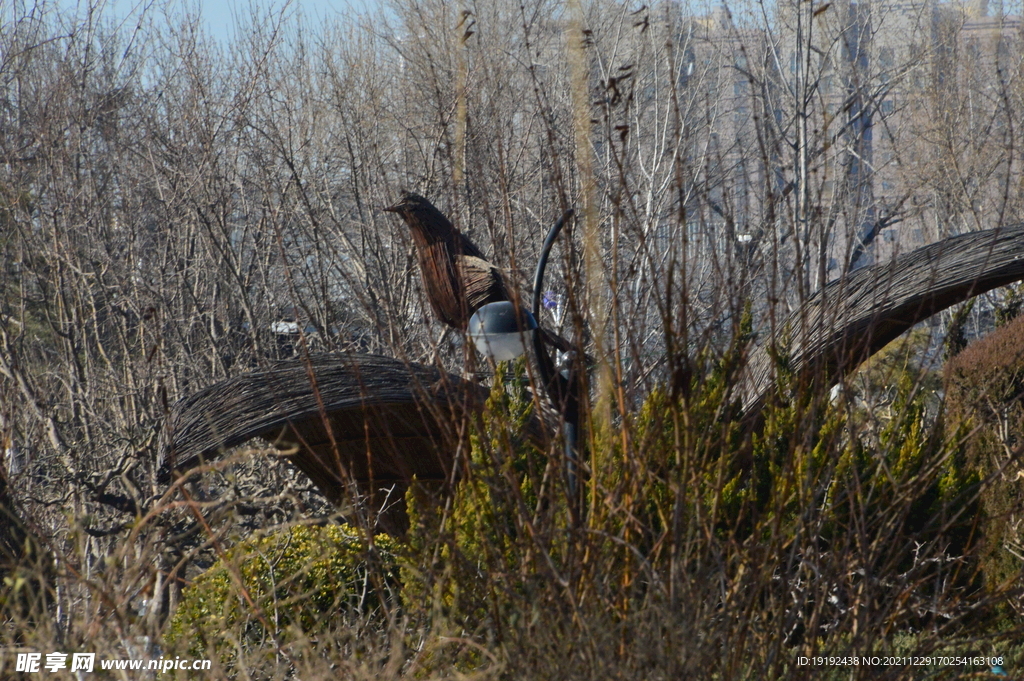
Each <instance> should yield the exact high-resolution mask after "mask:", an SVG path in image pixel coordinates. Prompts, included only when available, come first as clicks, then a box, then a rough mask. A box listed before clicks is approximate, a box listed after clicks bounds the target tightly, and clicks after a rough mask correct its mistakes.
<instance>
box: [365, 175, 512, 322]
mask: <svg viewBox="0 0 1024 681" xmlns="http://www.w3.org/2000/svg"><path fill="white" fill-rule="evenodd" d="M384 210H386V211H390V212H392V213H398V214H399V215H401V216H402V219H403V220H405V224H407V225H408V226H409V229H410V231H412V239H413V242H414V243H415V244H416V257H417V259H418V260H419V264H420V273H421V275H422V277H423V287H424V289H425V290H426V294H427V300H429V301H430V306H431V307H432V308H433V310H434V313H435V314H437V316H438V318H439V319H440V320H441V321H442V322H444V323H445V324H447V325H448V326H450V327H452V328H454V329H458V330H459V331H465V329H466V326H467V325H468V324H469V318H470V317H471V316H473V313H474V312H476V311H477V310H478V309H480V308H481V307H482V306H484V305H486V304H487V303H496V302H499V301H502V300H511V298H510V294H509V289H508V286H507V285H506V283H505V276H504V275H503V274H502V272H501V270H499V269H498V268H497V267H495V266H494V265H493V264H491V263H490V262H488V261H487V260H486V259H485V258H484V254H483V253H481V252H480V249H479V248H477V247H476V246H475V245H474V244H473V242H472V241H470V240H469V239H467V238H466V237H465V236H464V235H463V234H462V233H461V232H459V230H457V229H455V227H454V226H453V225H452V223H451V222H450V221H449V220H448V218H446V217H445V216H444V214H443V213H441V211H439V210H438V209H437V208H435V207H434V205H433V204H432V203H430V201H428V200H426V199H425V198H423V197H422V196H420V195H418V194H409V193H407V194H405V195H404V196H403V197H402V200H401V201H399V202H398V203H396V204H395V205H393V206H391V207H390V208H385V209H384Z"/></svg>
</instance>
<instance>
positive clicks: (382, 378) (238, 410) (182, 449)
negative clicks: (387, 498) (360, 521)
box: [159, 354, 488, 503]
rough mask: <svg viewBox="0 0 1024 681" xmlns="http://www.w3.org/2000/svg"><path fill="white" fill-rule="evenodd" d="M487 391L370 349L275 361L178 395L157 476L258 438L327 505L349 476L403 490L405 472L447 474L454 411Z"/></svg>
mask: <svg viewBox="0 0 1024 681" xmlns="http://www.w3.org/2000/svg"><path fill="white" fill-rule="evenodd" d="M487 394H488V389H487V388H486V387H484V386H481V385H478V384H475V383H471V382H469V381H466V380H464V379H461V378H459V377H458V376H454V375H452V374H448V373H445V372H442V371H439V370H438V369H435V368H432V367H426V366H423V365H418V364H409V363H406V362H402V361H399V360H396V359H391V358H388V357H380V356H376V355H363V354H347V355H321V356H314V357H310V358H309V359H307V360H300V359H295V360H286V361H282V362H278V363H276V364H274V365H272V366H271V367H270V368H268V369H266V370H263V371H256V372H252V373H248V374H243V375H240V376H235V377H233V378H229V379H227V380H224V381H221V382H219V383H216V384H214V385H211V386H209V387H207V388H205V389H203V390H200V391H199V392H197V393H195V394H193V395H189V396H188V397H185V398H184V399H182V400H180V401H178V402H177V403H176V404H175V405H174V407H173V408H172V410H171V413H170V415H169V417H168V419H167V423H166V427H165V429H164V433H163V439H162V444H161V448H160V451H161V454H160V473H159V479H160V480H161V481H162V482H167V481H169V480H170V477H171V473H172V471H174V470H178V471H185V470H188V469H190V468H194V467H195V466H197V465H199V464H200V463H202V462H203V461H210V460H215V459H216V458H218V457H219V456H220V455H221V454H222V453H223V452H224V450H225V449H227V448H230V447H233V446H235V445H239V444H242V443H243V442H246V441H247V440H250V439H252V438H255V437H262V438H265V439H267V440H269V441H271V442H273V443H275V444H276V445H277V446H278V447H280V448H282V449H283V450H286V451H289V452H291V453H290V454H289V455H288V456H289V458H290V459H291V460H292V461H293V462H294V463H295V465H296V466H297V467H298V468H299V469H300V470H302V471H303V472H304V473H306V475H308V476H309V477H310V479H311V480H312V481H313V482H314V483H315V484H316V486H317V487H318V488H319V489H320V490H321V491H322V492H323V493H324V495H325V496H326V497H327V498H328V499H330V500H331V501H332V502H334V503H339V502H340V501H341V500H342V499H343V498H344V494H345V490H346V488H347V487H348V485H349V484H350V483H357V484H358V485H359V486H360V487H362V488H364V489H368V490H370V491H374V490H377V489H382V488H385V487H387V486H390V485H395V484H397V485H398V487H399V489H400V490H403V489H404V488H405V486H406V485H407V483H408V482H409V481H410V480H411V479H412V478H413V476H415V477H417V478H418V479H421V480H438V481H444V480H452V479H453V475H454V470H453V468H454V466H455V452H456V450H457V447H458V444H459V440H460V439H461V438H463V437H464V436H465V432H464V431H465V427H464V426H465V421H464V418H463V417H464V416H466V415H468V414H472V413H475V412H476V411H477V410H479V409H480V408H481V407H482V405H483V402H484V400H485V399H486V397H487ZM460 431H461V432H460Z"/></svg>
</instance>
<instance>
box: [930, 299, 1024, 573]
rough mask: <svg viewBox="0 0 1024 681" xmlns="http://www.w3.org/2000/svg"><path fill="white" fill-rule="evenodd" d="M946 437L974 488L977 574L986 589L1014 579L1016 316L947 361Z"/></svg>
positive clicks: (1022, 408) (1019, 496) (1022, 534)
mask: <svg viewBox="0 0 1024 681" xmlns="http://www.w3.org/2000/svg"><path fill="white" fill-rule="evenodd" d="M945 380H946V408H947V417H948V418H947V424H948V425H947V432H948V433H949V434H950V436H952V437H958V438H960V439H961V445H960V456H962V457H963V463H964V466H965V469H966V470H967V471H969V472H970V473H972V474H974V475H975V476H977V477H978V478H979V479H980V480H984V481H988V483H989V484H985V485H982V491H981V498H980V502H981V515H980V517H979V523H980V528H979V529H980V531H981V536H982V537H983V541H984V544H985V548H984V550H983V552H982V556H981V560H982V564H981V567H982V570H983V572H984V574H985V581H986V583H987V584H989V585H991V586H996V585H999V584H1003V583H1007V582H1008V581H1009V580H1012V579H1014V578H1016V577H1017V576H1019V574H1020V569H1021V559H1020V558H1019V557H1018V555H1015V554H1019V553H1020V547H1021V544H1022V542H1024V483H1022V480H1021V478H1022V477H1024V466H1022V464H1021V451H1022V449H1021V445H1022V443H1024V403H1022V399H1021V398H1022V397H1024V318H1018V319H1016V320H1014V321H1013V322H1011V323H1009V324H1007V325H1006V326H1003V327H1001V328H999V329H998V330H996V331H995V332H993V333H992V334H990V335H989V336H987V337H986V338H983V339H981V340H979V341H976V342H974V343H972V344H971V345H969V346H968V347H967V348H966V349H964V351H963V352H961V353H960V354H958V355H957V356H956V357H954V358H953V359H951V360H950V361H949V363H948V364H947V367H946V379H945Z"/></svg>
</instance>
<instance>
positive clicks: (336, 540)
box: [166, 525, 399, 667]
mask: <svg viewBox="0 0 1024 681" xmlns="http://www.w3.org/2000/svg"><path fill="white" fill-rule="evenodd" d="M398 577H399V575H398V562H397V558H396V543H395V542H394V540H393V539H391V538H390V537H388V536H386V535H376V536H375V537H374V538H373V541H372V544H371V543H370V542H368V540H367V537H366V536H365V534H364V533H361V532H359V531H357V530H356V529H354V528H352V527H350V526H348V525H325V526H311V525H298V526H295V527H293V528H291V529H289V530H285V531H281V532H276V533H274V534H270V535H267V536H262V537H256V538H252V539H249V540H246V541H244V542H241V543H240V544H238V545H237V546H235V547H233V548H232V549H231V550H229V551H227V552H226V553H225V554H224V555H223V556H222V557H221V558H220V560H218V561H217V562H216V563H215V564H214V565H213V567H211V568H210V569H209V570H207V571H206V572H204V573H203V574H201V575H200V576H199V577H198V578H197V579H196V580H195V581H194V582H193V583H192V584H191V585H190V586H188V587H187V588H186V589H185V590H184V593H183V596H182V601H181V604H180V605H179V607H178V609H177V611H176V612H175V614H174V616H173V618H172V620H171V622H170V625H169V629H168V634H167V637H166V640H167V643H168V644H169V645H170V646H171V647H172V648H176V647H179V648H187V650H188V653H189V654H191V655H192V656H193V657H214V656H216V657H217V659H218V660H219V662H220V663H221V664H223V665H224V666H226V667H231V666H233V664H234V661H235V659H236V658H237V657H238V656H239V655H241V654H243V653H244V651H245V650H246V649H248V648H250V647H253V648H255V647H259V646H263V647H265V648H269V649H270V651H271V652H273V651H274V649H276V648H277V647H279V646H284V645H287V644H288V643H289V642H293V641H295V640H298V639H301V638H303V637H316V636H317V635H318V634H320V633H322V632H324V631H325V630H327V629H330V628H333V627H337V626H339V625H342V624H344V625H351V624H352V623H353V622H358V623H359V625H360V626H362V625H365V624H367V623H369V624H370V625H371V626H372V623H373V621H374V620H376V621H377V622H381V621H382V617H381V615H382V611H383V610H384V609H386V608H388V607H395V606H397V605H398V601H397V588H398ZM356 628H359V627H356ZM250 664H251V663H250Z"/></svg>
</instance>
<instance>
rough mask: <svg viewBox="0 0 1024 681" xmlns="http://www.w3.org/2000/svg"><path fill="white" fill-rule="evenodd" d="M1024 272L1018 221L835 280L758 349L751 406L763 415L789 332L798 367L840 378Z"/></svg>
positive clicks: (748, 381)
mask: <svg viewBox="0 0 1024 681" xmlns="http://www.w3.org/2000/svg"><path fill="white" fill-rule="evenodd" d="M1021 279H1024V226H1022V225H1014V226H1011V227H1003V228H1000V229H993V230H986V231H980V232H970V233H967V234H961V235H959V236H954V237H950V238H948V239H944V240H942V241H939V242H936V243H933V244H930V245H928V246H925V247H923V248H919V249H917V250H916V251H913V252H911V253H908V254H906V255H904V256H902V257H899V258H896V259H895V260H893V261H892V262H891V263H884V264H880V265H876V266H874V267H865V268H863V269H860V270H857V271H856V272H853V273H852V274H850V275H849V276H847V277H845V278H843V279H839V280H837V281H834V282H831V283H830V284H828V285H827V286H825V287H824V288H822V289H821V290H820V291H818V292H817V293H815V294H814V295H813V296H811V298H810V299H809V300H808V301H807V302H806V303H804V304H803V305H802V306H801V307H800V308H798V309H797V310H796V311H795V312H793V314H792V315H790V316H789V318H788V319H787V320H786V321H785V322H784V323H783V324H782V325H781V326H780V327H779V329H778V331H776V332H775V334H774V335H772V336H770V337H769V338H768V339H767V341H766V342H764V343H762V344H761V345H760V346H758V347H757V348H755V350H754V351H753V353H752V354H751V357H750V361H749V363H748V365H747V373H746V375H745V376H744V381H743V384H742V385H741V386H740V392H739V396H740V398H741V400H742V403H743V410H744V412H745V413H746V414H748V415H751V416H756V415H757V414H758V413H759V412H760V410H761V407H762V405H763V404H764V401H765V398H766V397H767V396H768V395H769V394H770V393H771V391H772V390H774V389H775V365H774V361H773V359H772V352H773V348H774V347H775V346H776V345H779V344H780V342H779V341H780V340H781V339H783V338H788V339H789V342H788V352H789V363H790V368H791V369H792V370H794V371H795V372H813V371H822V372H823V373H822V374H821V376H822V377H823V378H824V379H826V380H827V381H832V382H835V381H838V380H839V379H841V378H842V377H843V376H845V375H846V374H848V373H849V372H851V371H853V370H854V369H856V368H857V366H859V365H860V363H861V362H863V361H864V360H865V359H867V358H868V357H870V356H871V355H873V354H874V353H876V352H878V351H879V350H881V349H882V348H883V347H885V345H887V344H888V343H889V342H890V341H892V340H894V339H895V338H897V337H898V336H899V335H900V334H902V333H903V332H904V331H907V330H908V329H910V328H911V327H912V326H914V325H915V324H917V323H918V322H921V321H924V320H925V319H927V318H928V317H930V316H932V315H933V314H935V313H936V312H939V311H940V310H944V309H945V308H947V307H949V306H951V305H955V304H956V303H959V302H962V301H964V300H967V299H968V298H970V297H972V296H976V295H979V294H981V293H985V292H986V291H990V290H992V289H994V288H997V287H999V286H1005V285H1006V284H1011V283H1013V282H1016V281H1020V280H1021ZM825 387H828V386H825Z"/></svg>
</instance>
